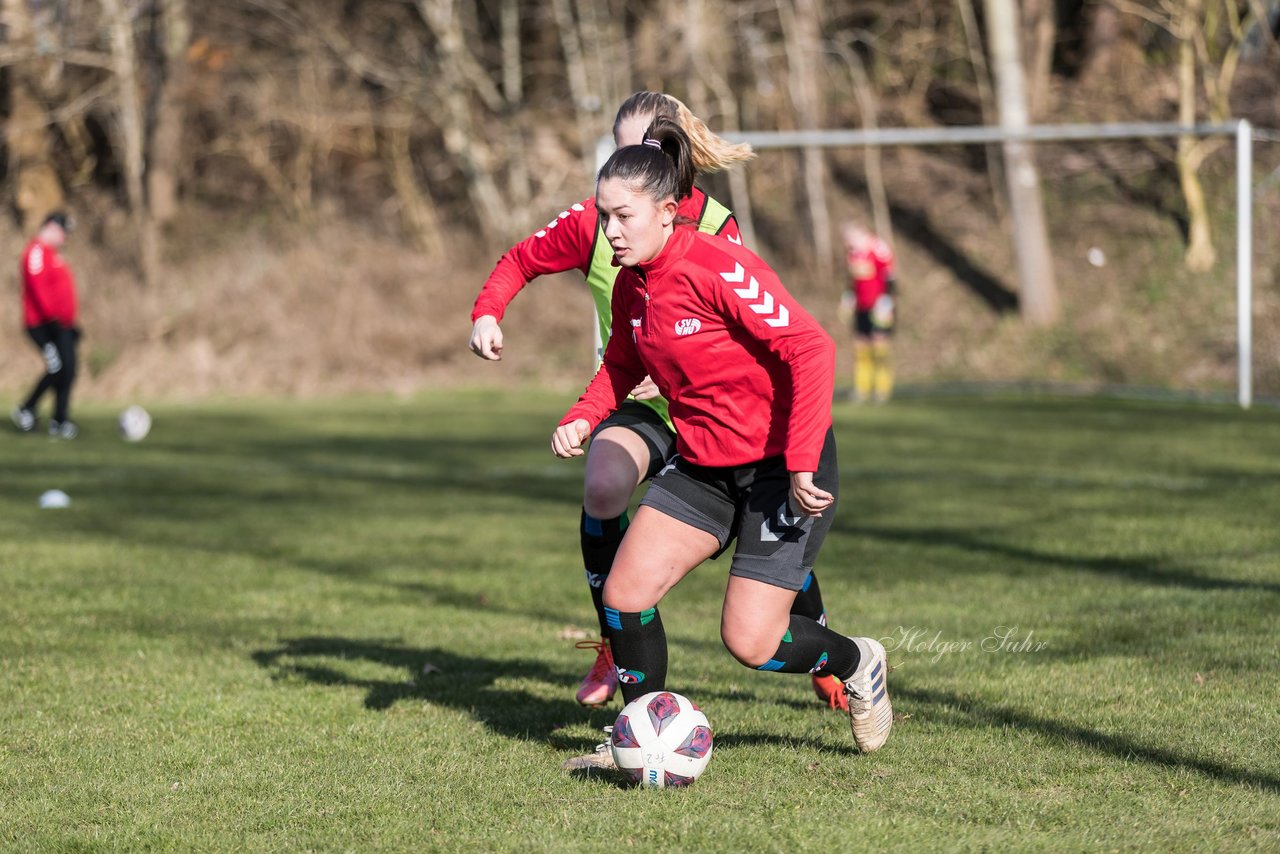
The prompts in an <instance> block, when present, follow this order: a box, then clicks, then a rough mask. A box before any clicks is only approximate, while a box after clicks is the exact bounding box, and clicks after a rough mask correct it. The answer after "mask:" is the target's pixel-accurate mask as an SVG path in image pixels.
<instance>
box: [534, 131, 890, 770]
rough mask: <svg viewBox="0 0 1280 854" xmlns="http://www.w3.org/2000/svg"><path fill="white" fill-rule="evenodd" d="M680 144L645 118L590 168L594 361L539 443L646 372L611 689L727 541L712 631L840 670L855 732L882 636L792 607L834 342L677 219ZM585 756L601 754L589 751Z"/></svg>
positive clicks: (609, 407) (735, 256) (825, 453)
mask: <svg viewBox="0 0 1280 854" xmlns="http://www.w3.org/2000/svg"><path fill="white" fill-rule="evenodd" d="M692 182H693V165H692V163H691V162H690V152H689V143H688V138H687V137H686V136H685V134H684V132H683V131H682V130H681V129H680V127H679V126H678V125H676V124H675V123H674V122H670V121H668V120H665V119H658V120H656V121H655V122H654V123H653V124H652V125H651V126H650V127H649V129H648V130H647V131H646V134H645V139H644V142H643V144H641V145H636V146H627V147H624V148H620V149H618V151H616V152H615V153H614V155H613V156H612V157H611V158H610V159H609V161H608V163H606V164H605V166H604V168H602V169H601V170H600V174H599V177H598V179H597V184H596V209H597V210H598V211H599V215H600V221H601V225H602V226H603V227H604V233H605V236H606V238H607V239H608V241H609V244H610V246H611V247H612V248H613V251H614V255H615V257H616V258H617V259H618V263H619V264H620V265H621V266H622V270H621V272H619V274H618V278H617V281H616V283H615V285H614V290H613V332H612V335H611V336H610V338H609V344H608V347H607V348H606V349H605V353H604V363H603V364H602V366H601V368H600V370H599V371H598V372H597V373H596V375H595V377H594V378H593V379H592V380H591V383H590V385H588V386H587V389H586V391H585V392H584V393H583V395H582V397H581V398H579V400H578V402H577V403H576V404H575V405H574V406H573V407H572V408H571V409H570V410H569V412H568V413H567V414H566V415H565V417H564V418H563V419H562V420H561V422H560V425H559V426H558V427H557V428H556V430H555V432H554V433H553V434H552V438H551V448H552V451H553V452H554V453H555V454H556V455H557V456H559V457H573V456H578V455H581V454H582V449H581V444H582V443H583V442H584V441H585V440H586V438H587V437H588V436H589V435H590V434H591V431H592V429H594V427H595V426H596V425H597V424H599V423H600V422H601V421H602V420H604V419H605V418H607V417H608V416H609V414H610V413H611V412H612V411H613V410H615V409H616V408H617V407H618V406H620V405H621V404H622V402H623V401H624V400H625V399H626V397H627V394H628V393H629V392H630V391H631V389H632V388H634V387H635V385H636V383H638V382H639V381H640V380H641V379H642V378H643V377H644V376H646V374H647V375H648V376H649V377H650V378H652V380H653V381H654V383H656V384H657V386H658V389H659V391H661V392H662V394H663V395H664V396H665V397H666V398H667V400H668V401H669V403H670V413H671V419H672V421H673V422H674V423H675V427H676V449H677V452H678V453H677V455H676V456H675V457H673V458H672V459H671V461H670V462H669V463H668V464H667V466H666V467H665V468H663V469H662V471H661V472H659V473H658V475H657V476H656V477H655V478H654V479H653V481H652V483H651V484H650V486H649V490H648V492H647V493H646V494H645V497H644V499H643V500H642V501H641V506H640V509H639V510H638V511H637V512H636V517H635V520H634V521H633V522H632V523H631V526H630V527H629V528H628V529H627V533H626V535H625V536H624V537H623V540H622V545H621V547H620V548H619V550H618V556H617V558H616V559H615V561H614V565H613V570H612V572H610V574H609V580H608V581H607V582H606V583H605V588H604V607H605V615H606V618H607V619H608V621H609V626H610V628H611V629H612V644H613V657H614V662H615V664H616V665H617V668H618V674H619V680H620V681H621V682H622V686H621V690H622V695H623V699H624V700H625V701H626V702H631V701H632V700H635V699H637V698H638V697H640V696H643V695H644V694H647V693H649V692H651V691H661V690H664V689H665V687H666V675H667V642H666V633H665V630H664V629H663V625H662V618H661V615H660V614H659V613H658V607H657V606H658V603H659V601H660V600H661V599H662V598H663V596H664V595H665V594H666V592H667V591H668V590H670V589H671V588H672V587H674V586H675V585H676V584H677V583H679V581H680V580H681V579H682V578H684V576H685V575H687V574H688V573H689V572H691V571H692V570H693V569H694V568H695V567H697V566H698V565H699V564H701V563H702V562H703V561H705V560H707V559H708V558H710V557H713V556H715V555H718V554H720V553H722V552H723V551H725V550H726V549H727V548H728V546H729V544H730V543H731V542H732V541H733V540H735V539H736V540H737V546H736V548H735V550H734V553H733V558H732V561H731V564H730V567H729V582H728V586H727V588H726V591H725V599H724V607H723V610H722V613H721V621H720V635H721V638H722V639H723V641H724V644H725V646H726V647H727V648H728V650H729V652H730V653H731V654H732V655H733V657H734V658H736V659H737V660H738V661H739V662H741V663H742V664H744V665H746V666H748V667H752V668H755V669H757V670H765V671H779V672H784V673H808V674H830V675H833V676H835V677H836V678H837V679H839V680H840V682H841V683H843V684H842V688H843V690H844V693H845V697H846V700H847V704H848V709H849V714H850V722H851V724H852V729H853V736H854V740H855V742H856V743H857V745H858V748H859V749H860V750H862V751H872V750H876V749H878V748H879V747H880V746H881V745H883V744H884V742H885V740H886V739H887V738H888V736H889V730H890V727H891V726H892V724H893V712H892V708H891V706H890V702H889V696H888V691H887V687H886V682H885V677H886V670H887V662H886V660H885V651H884V647H883V646H882V645H881V644H880V643H879V642H878V641H876V640H875V639H873V638H869V637H857V638H851V637H845V636H843V635H840V634H837V633H836V632H833V631H832V630H831V629H829V628H827V627H826V626H824V625H822V623H821V622H819V621H818V620H815V619H812V618H810V617H806V616H803V615H800V614H796V613H793V612H792V607H791V606H792V604H793V602H794V601H795V598H796V594H797V593H798V592H799V591H800V590H801V588H802V586H803V584H804V579H805V578H806V577H807V576H808V574H809V572H810V570H811V569H812V568H813V565H814V562H815V560H816V559H817V556H818V551H819V549H820V548H821V545H822V542H823V539H824V538H825V537H826V534H827V531H828V530H829V528H830V526H831V522H832V519H833V517H834V515H835V505H836V493H837V491H838V480H839V470H838V467H837V463H836V448H835V438H834V435H833V433H832V430H831V422H832V419H831V402H832V393H833V391H834V386H835V344H834V343H833V342H832V340H831V337H830V336H829V335H827V333H826V332H825V331H824V330H823V329H822V327H821V326H820V325H819V324H818V322H817V321H815V320H814V319H813V317H812V316H811V315H810V314H809V313H808V312H807V311H805V310H804V308H803V307H801V305H800V304H799V303H798V302H797V301H796V300H795V298H794V297H792V296H791V294H790V293H788V291H787V289H786V288H785V287H784V286H783V284H782V282H780V281H779V280H778V277H777V275H776V274H775V273H774V272H773V270H771V269H770V268H769V267H768V265H766V264H765V263H764V262H763V261H761V260H760V258H759V257H757V256H756V255H754V254H753V253H751V252H750V251H749V250H747V249H744V248H742V247H740V246H737V245H735V244H732V243H729V242H728V241H726V240H717V239H715V238H713V237H710V236H708V235H705V234H702V233H699V232H697V231H695V230H694V229H692V228H689V227H687V226H683V225H681V220H680V219H679V216H678V212H679V206H678V204H677V201H676V200H677V199H679V198H682V197H683V196H684V195H685V194H686V193H687V192H688V187H689V186H690V185H691V184H692ZM597 753H598V754H602V753H603V751H600V750H598V751H597Z"/></svg>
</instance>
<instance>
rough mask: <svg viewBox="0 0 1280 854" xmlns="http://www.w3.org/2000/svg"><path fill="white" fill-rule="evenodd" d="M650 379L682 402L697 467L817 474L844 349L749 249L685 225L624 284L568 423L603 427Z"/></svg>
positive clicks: (679, 433) (685, 447)
mask: <svg viewBox="0 0 1280 854" xmlns="http://www.w3.org/2000/svg"><path fill="white" fill-rule="evenodd" d="M645 374H648V375H649V376H650V377H652V378H653V381H654V382H655V383H657V385H658V388H659V390H661V392H662V394H663V395H664V396H665V397H666V398H667V399H668V400H669V401H670V402H671V420H672V421H673V422H675V425H676V447H677V449H678V450H679V452H680V454H681V456H683V457H684V458H685V459H686V460H688V461H689V462H692V463H695V464H697V465H703V466H740V465H746V464H748V463H752V462H756V461H758V460H762V459H764V458H765V457H771V456H776V455H778V454H784V455H785V457H786V465H787V469H788V470H790V471H793V472H796V471H806V472H812V471H815V470H816V469H817V467H818V457H819V455H820V453H821V451H822V443H823V440H824V439H825V437H826V433H827V429H828V428H829V427H830V426H831V400H832V395H833V392H834V389H835V343H834V342H833V341H832V340H831V336H829V335H828V334H827V333H826V331H825V330H823V328H822V327H821V326H819V325H818V322H817V321H816V320H814V319H813V317H812V316H811V315H810V314H809V313H808V312H807V311H805V310H804V309H803V308H802V307H801V306H800V304H799V303H798V302H797V301H796V300H795V298H794V297H792V296H791V294H789V293H788V292H787V289H786V288H785V287H783V285H782V282H780V281H779V280H778V277H777V275H775V274H774V272H773V270H771V269H769V267H768V265H767V264H765V263H764V262H763V261H761V260H760V259H759V258H758V257H757V256H756V255H755V254H754V253H753V252H751V251H750V250H749V249H745V248H743V247H741V246H738V245H735V244H732V243H730V242H728V241H727V240H719V239H717V238H714V237H710V236H708V235H706V234H701V233H699V232H696V231H694V230H693V229H692V228H688V227H678V228H676V230H675V232H674V233H673V234H672V236H671V237H670V238H669V239H668V240H667V243H666V246H664V247H663V249H662V251H661V252H660V253H659V254H658V257H656V258H655V259H654V260H653V261H651V262H650V263H648V264H645V265H642V266H640V267H638V268H636V267H624V268H623V269H622V271H621V272H620V273H619V274H618V280H617V282H616V284H615V285H614V289H613V335H612V337H611V338H610V339H609V346H608V348H606V350H605V354H604V364H603V365H602V366H601V368H600V370H599V372H597V374H596V376H595V378H594V379H592V381H591V384H590V385H588V386H587V389H586V391H585V392H584V393H583V395H582V397H580V398H579V399H578V402H577V403H576V404H574V406H573V407H572V408H571V409H570V410H569V413H568V414H567V415H566V416H565V418H564V420H562V421H561V422H560V423H561V424H568V423H569V422H571V421H573V420H575V419H578V418H583V419H586V421H587V423H588V424H590V425H591V428H592V429H595V427H596V425H598V424H599V423H600V422H601V421H603V420H604V419H605V418H606V417H608V415H609V413H611V412H612V411H613V410H614V409H616V408H617V407H618V406H619V405H620V404H621V403H622V401H623V400H625V399H626V397H627V394H628V393H629V392H630V391H631V389H632V388H634V387H635V385H636V383H637V382H639V381H640V380H641V378H643V377H644V375H645Z"/></svg>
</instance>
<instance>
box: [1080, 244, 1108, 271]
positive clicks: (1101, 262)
mask: <svg viewBox="0 0 1280 854" xmlns="http://www.w3.org/2000/svg"><path fill="white" fill-rule="evenodd" d="M1084 257H1085V258H1086V259H1088V261H1089V263H1090V264H1092V265H1093V266H1095V267H1105V266H1107V253H1105V252H1103V251H1102V250H1101V249H1099V248H1098V247H1097V246H1090V247H1089V251H1088V252H1086V253H1085V256H1084Z"/></svg>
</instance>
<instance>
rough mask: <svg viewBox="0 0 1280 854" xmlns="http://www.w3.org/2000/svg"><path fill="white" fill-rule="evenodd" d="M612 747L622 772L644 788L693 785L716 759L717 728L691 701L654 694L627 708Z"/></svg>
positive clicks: (611, 740)
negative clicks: (713, 732)
mask: <svg viewBox="0 0 1280 854" xmlns="http://www.w3.org/2000/svg"><path fill="white" fill-rule="evenodd" d="M609 747H610V748H611V749H612V751H613V761H614V762H615V763H616V764H617V766H618V768H619V769H620V770H622V771H625V772H626V773H628V774H630V775H631V778H632V779H633V780H635V781H636V782H637V783H639V784H641V785H642V786H649V787H652V788H656V789H662V788H665V787H667V786H687V785H689V784H690V783H692V782H693V781H694V780H696V779H698V777H699V776H700V775H701V774H702V772H703V771H705V770H706V769H707V763H708V762H710V761H711V724H710V723H708V722H707V716H706V715H704V714H703V713H702V710H701V709H699V708H698V707H697V706H695V705H694V704H693V703H691V702H690V701H689V699H688V698H687V697H682V696H680V695H679V694H673V693H672V692H670V691H654V692H652V693H649V694H645V695H644V696H643V697H639V698H637V699H635V700H632V701H631V702H630V703H627V705H626V706H625V707H624V708H623V709H622V712H621V714H619V715H618V719H617V720H616V721H614V722H613V732H612V733H611V734H610V735H609Z"/></svg>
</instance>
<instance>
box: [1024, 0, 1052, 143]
mask: <svg viewBox="0 0 1280 854" xmlns="http://www.w3.org/2000/svg"><path fill="white" fill-rule="evenodd" d="M1022 8H1023V14H1024V16H1025V17H1024V20H1023V23H1024V26H1023V44H1025V45H1027V61H1026V69H1027V84H1028V85H1027V110H1028V111H1029V113H1030V115H1031V120H1032V121H1037V120H1038V119H1040V118H1041V117H1043V116H1044V115H1045V114H1046V113H1047V112H1048V109H1049V96H1050V94H1051V92H1050V85H1051V84H1052V82H1053V48H1054V44H1055V43H1056V41H1057V38H1058V21H1057V19H1056V17H1055V15H1056V9H1055V4H1054V2H1053V0H1022Z"/></svg>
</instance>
